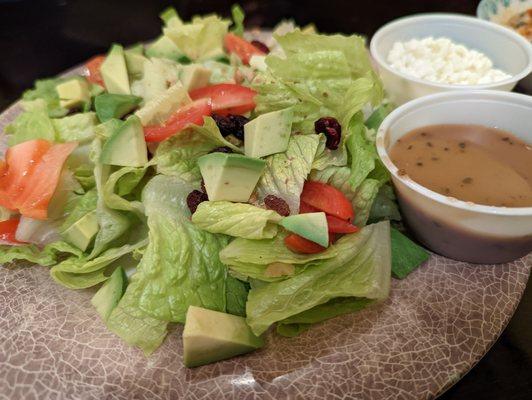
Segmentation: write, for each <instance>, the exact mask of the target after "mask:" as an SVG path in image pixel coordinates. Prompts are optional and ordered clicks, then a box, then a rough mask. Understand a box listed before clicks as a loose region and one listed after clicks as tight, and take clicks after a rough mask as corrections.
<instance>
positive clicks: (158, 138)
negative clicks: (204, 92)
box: [144, 99, 212, 142]
mask: <svg viewBox="0 0 532 400" xmlns="http://www.w3.org/2000/svg"><path fill="white" fill-rule="evenodd" d="M211 113H212V106H211V104H210V101H209V100H208V99H200V100H197V101H194V102H193V103H190V104H187V105H186V106H184V107H181V108H180V109H179V110H177V111H176V112H175V113H174V114H172V115H171V116H170V117H169V118H168V120H167V121H166V122H165V123H164V124H163V125H152V126H146V127H144V137H145V139H146V141H147V142H162V141H163V140H165V139H167V138H169V137H170V136H172V135H174V134H176V133H178V132H179V131H181V130H183V129H184V128H186V127H187V126H189V125H193V124H194V125H199V126H201V125H203V117H207V116H209V115H211Z"/></svg>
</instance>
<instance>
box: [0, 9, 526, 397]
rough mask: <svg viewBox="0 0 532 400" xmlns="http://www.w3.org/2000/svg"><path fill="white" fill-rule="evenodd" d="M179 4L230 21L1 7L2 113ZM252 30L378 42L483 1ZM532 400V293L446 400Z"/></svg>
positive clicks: (306, 15)
mask: <svg viewBox="0 0 532 400" xmlns="http://www.w3.org/2000/svg"><path fill="white" fill-rule="evenodd" d="M171 3H173V5H174V6H175V7H176V8H177V10H178V11H179V13H180V15H181V16H182V17H184V18H189V17H190V16H191V15H193V14H198V13H208V12H217V13H221V14H225V15H227V14H228V10H229V7H230V5H231V4H232V3H233V1H225V0H206V1H205V0H204V1H201V0H182V1H173V2H171V1H157V0H145V1H138V0H129V1H116V0H114V1H104V0H85V1H68V0H44V1H41V0H33V1H29V0H26V1H23V0H20V1H17V0H0V109H3V108H5V107H6V106H7V105H8V104H9V103H11V102H13V101H14V100H15V99H16V98H17V97H18V96H19V95H20V93H21V92H22V91H23V90H24V89H26V88H28V87H30V86H31V85H32V83H33V81H34V80H35V79H36V78H39V77H46V76H52V75H56V74H57V73H59V72H61V71H63V70H65V69H66V68H68V67H71V66H73V65H76V64H78V63H80V62H82V61H84V60H85V59H87V58H88V57H89V56H91V55H93V54H97V53H103V52H105V51H106V50H107V48H108V47H109V44H110V43H111V42H119V43H122V44H125V45H128V44H132V43H135V42H138V41H142V40H146V39H149V38H153V37H155V36H156V35H157V34H158V33H159V31H160V22H159V20H158V17H157V15H158V13H159V12H160V11H161V10H162V9H163V8H164V7H166V6H167V5H169V4H171ZM241 4H242V5H243V7H244V9H245V11H246V14H247V17H248V18H247V24H248V26H263V27H271V26H273V25H274V24H275V23H276V22H277V21H279V20H280V19H282V18H293V19H295V21H296V22H297V23H298V24H300V25H305V24H307V23H311V22H313V23H314V24H315V25H316V26H317V27H318V29H319V30H320V31H324V32H346V33H349V32H359V33H362V34H364V35H366V36H368V37H370V36H371V35H372V34H373V33H374V32H375V31H376V30H377V29H378V28H379V27H380V26H381V25H382V24H384V23H386V22H388V21H390V20H392V19H395V18H397V17H401V16H405V15H409V14H414V13H419V12H437V11H439V12H458V13H465V14H471V15H474V14H475V9H476V6H477V1H469V0H439V1H434V0H431V1H426V0H401V1H397V0H396V1H364V0H351V1H348V0H346V1H335V0H327V1H323V0H322V1H317V0H311V1H285V0H273V1H266V0H257V1H241ZM530 398H532V290H531V288H530V286H529V287H528V288H527V290H526V293H525V295H524V297H523V300H522V302H521V304H520V305H519V308H518V309H517V312H516V314H515V315H514V317H513V318H512V320H511V322H510V324H509V325H508V327H507V329H506V330H505V331H504V333H503V334H502V335H501V337H500V339H499V340H498V341H497V343H495V345H494V346H493V348H492V349H491V350H490V351H489V353H488V354H487V355H486V356H485V357H484V358H483V359H482V360H481V361H480V362H479V364H478V365H477V366H476V367H475V368H473V370H472V371H471V372H469V373H468V374H467V375H466V376H465V377H464V378H463V379H462V380H461V381H459V382H458V383H457V384H456V385H455V386H454V387H453V388H451V389H450V390H449V391H448V392H447V393H445V394H444V395H443V396H442V397H441V399H445V400H454V399H485V400H491V399H494V400H495V399H497V400H499V399H505V400H512V399H515V400H517V399H530Z"/></svg>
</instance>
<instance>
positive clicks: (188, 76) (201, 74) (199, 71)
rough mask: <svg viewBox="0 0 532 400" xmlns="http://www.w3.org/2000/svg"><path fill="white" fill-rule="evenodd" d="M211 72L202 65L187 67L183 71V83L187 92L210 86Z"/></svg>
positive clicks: (181, 77)
mask: <svg viewBox="0 0 532 400" xmlns="http://www.w3.org/2000/svg"><path fill="white" fill-rule="evenodd" d="M210 78H211V70H210V69H208V68H205V67H204V66H203V65H200V64H190V65H185V66H184V67H183V69H182V71H181V76H180V79H181V83H183V87H184V88H185V89H186V90H187V91H189V92H190V91H191V90H194V89H198V88H201V87H204V86H207V85H208V84H209V79H210Z"/></svg>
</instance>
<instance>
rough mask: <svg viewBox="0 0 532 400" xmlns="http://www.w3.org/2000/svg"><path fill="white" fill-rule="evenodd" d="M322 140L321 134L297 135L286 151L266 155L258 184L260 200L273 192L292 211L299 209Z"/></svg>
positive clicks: (293, 212) (291, 139) (291, 212)
mask: <svg viewBox="0 0 532 400" xmlns="http://www.w3.org/2000/svg"><path fill="white" fill-rule="evenodd" d="M319 140H320V139H319V136H318V135H294V136H292V137H291V138H290V142H289V143H288V149H287V150H286V152H285V153H278V154H273V155H271V156H269V157H267V158H266V168H265V170H264V173H263V174H262V177H261V178H260V181H259V183H258V185H257V194H258V196H259V200H260V201H263V200H264V198H265V197H266V196H268V195H274V196H277V197H279V198H281V199H283V200H284V201H286V203H287V204H288V207H289V208H290V214H297V213H299V197H300V196H301V192H302V191H303V185H304V183H305V181H306V180H307V176H308V174H309V173H310V170H311V168H312V161H313V160H314V156H315V155H316V151H317V149H318V143H319Z"/></svg>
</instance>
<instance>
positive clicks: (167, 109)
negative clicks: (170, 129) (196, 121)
mask: <svg viewBox="0 0 532 400" xmlns="http://www.w3.org/2000/svg"><path fill="white" fill-rule="evenodd" d="M191 102H192V100H191V99H190V96H189V95H188V93H187V91H186V90H185V88H184V87H183V85H182V84H181V82H177V83H176V84H175V85H173V86H170V87H169V88H168V89H167V90H166V91H165V92H164V93H163V94H161V95H160V96H157V97H155V98H154V99H152V100H150V101H148V102H147V103H146V104H145V105H144V106H143V107H142V108H141V109H140V110H137V111H136V112H135V115H136V116H137V117H139V118H140V122H141V123H142V126H147V125H156V124H161V123H163V122H165V121H166V119H167V118H168V117H169V116H170V115H171V114H172V113H173V112H174V111H176V110H177V109H178V108H179V107H181V106H184V105H185V104H189V103H191Z"/></svg>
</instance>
